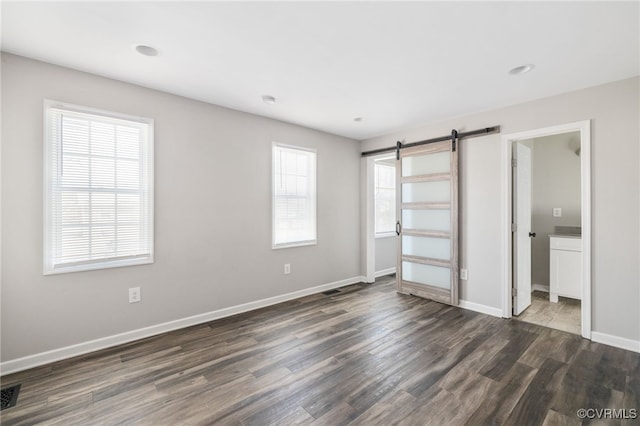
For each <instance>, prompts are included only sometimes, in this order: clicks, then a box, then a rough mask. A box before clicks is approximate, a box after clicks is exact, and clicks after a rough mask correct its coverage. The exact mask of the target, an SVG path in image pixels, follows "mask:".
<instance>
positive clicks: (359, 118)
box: [353, 117, 364, 123]
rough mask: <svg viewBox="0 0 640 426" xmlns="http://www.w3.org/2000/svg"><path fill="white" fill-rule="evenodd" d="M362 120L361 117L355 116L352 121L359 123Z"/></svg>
mask: <svg viewBox="0 0 640 426" xmlns="http://www.w3.org/2000/svg"><path fill="white" fill-rule="evenodd" d="M363 120H364V118H362V117H356V118H354V119H353V121H355V122H356V123H360V122H361V121H363Z"/></svg>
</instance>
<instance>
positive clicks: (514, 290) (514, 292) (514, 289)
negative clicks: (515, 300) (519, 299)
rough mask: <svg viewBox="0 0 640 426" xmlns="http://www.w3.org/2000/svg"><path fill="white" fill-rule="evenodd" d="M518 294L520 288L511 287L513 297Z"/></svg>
mask: <svg viewBox="0 0 640 426" xmlns="http://www.w3.org/2000/svg"><path fill="white" fill-rule="evenodd" d="M517 295H518V289H517V288H515V287H513V288H512V289H511V297H516V296H517Z"/></svg>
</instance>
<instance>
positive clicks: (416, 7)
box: [1, 1, 640, 139]
mask: <svg viewBox="0 0 640 426" xmlns="http://www.w3.org/2000/svg"><path fill="white" fill-rule="evenodd" d="M1 13H2V50H4V51H6V52H11V53H15V54H18V55H23V56H27V57H31V58H35V59H40V60H43V61H46V62H51V63H54V64H59V65H63V66H67V67H71V68H75V69H79V70H83V71H88V72H91V73H95V74H99V75H103V76H107V77H111V78H115V79H118V80H123V81H127V82H131V83H135V84H139V85H142V86H146V87H151V88H154V89H158V90H163V91H166V92H170V93H175V94H178V95H182V96H187V97H190V98H194V99H199V100H202V101H206V102H210V103H213V104H217V105H223V106H226V107H229V108H234V109H237V110H241V111H247V112H250V113H254V114H259V115H262V116H266V117H272V118H275V119H279V120H283V121H287V122H291V123H296V124H300V125H303V126H307V127H311V128H314V129H320V130H324V131H327V132H330V133H335V134H338V135H343V136H347V137H351V138H355V139H365V138H368V137H372V136H377V135H380V134H384V133H387V132H391V131H393V130H396V129H399V128H403V127H412V126H418V125H420V124H425V123H429V122H433V121H437V120H441V119H444V118H448V117H454V116H460V115H465V114H469V113H473V112H477V111H481V110H487V109H492V108H497V107H501V106H505V105H511V104H515V103H520V102H523V101H527V100H531V99H536V98H541V97H545V96H550V95H553V94H557V93H562V92H567V91H571V90H575V89H580V88H583V87H588V86H593V85H598V84H602V83H606V82H609V81H614V80H620V79H624V78H628V77H632V76H635V75H638V74H640V65H639V64H640V54H639V51H640V35H639V3H638V2H637V1H635V2H626V3H616V2H563V3H553V2H513V3H512V2H464V3H463V2H406V3H405V2H403V3H398V2H326V3H322V2H317V3H316V2H281V3H280V2H256V3H248V2H225V3H222V2H200V3H195V2H194V3H191V2H139V3H138V2H136V3H133V2H103V3H102V2H91V3H88V2H44V3H39V2H7V1H3V2H2V11H1ZM135 44H148V45H151V46H154V47H155V48H157V49H158V50H159V52H160V54H159V55H158V56H156V57H145V56H141V55H139V54H138V53H136V52H135V51H134V49H133V48H132V46H133V45H135ZM527 63H534V64H535V65H536V68H535V69H534V70H533V71H532V72H530V73H528V74H525V75H521V76H512V75H509V74H507V71H508V70H509V69H511V68H513V67H515V66H518V65H522V64H527ZM264 94H270V95H273V96H275V97H276V99H277V103H276V104H275V105H267V104H265V103H263V102H262V100H261V96H262V95H264ZM354 117H364V120H363V121H362V122H359V123H358V122H354V121H353V118H354ZM493 124H496V123H487V125H493Z"/></svg>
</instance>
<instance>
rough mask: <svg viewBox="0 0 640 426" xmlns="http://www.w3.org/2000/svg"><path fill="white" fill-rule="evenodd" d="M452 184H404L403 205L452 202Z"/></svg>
mask: <svg viewBox="0 0 640 426" xmlns="http://www.w3.org/2000/svg"><path fill="white" fill-rule="evenodd" d="M450 184H451V182H449V181H448V180H438V181H431V182H411V183H403V184H402V202H403V203H438V202H449V200H451V187H450Z"/></svg>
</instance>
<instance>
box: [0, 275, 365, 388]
mask: <svg viewBox="0 0 640 426" xmlns="http://www.w3.org/2000/svg"><path fill="white" fill-rule="evenodd" d="M363 278H364V277H362V276H357V277H352V278H347V279H344V280H340V281H334V282H332V283H328V284H322V285H319V286H316V287H311V288H307V289H304V290H298V291H294V292H292V293H287V294H283V295H280V296H274V297H269V298H266V299H262V300H256V301H254V302H248V303H243V304H241V305H236V306H231V307H228V308H222V309H218V310H216V311H211V312H206V313H204V314H198V315H193V316H190V317H186V318H181V319H177V320H173V321H168V322H165V323H162V324H157V325H152V326H149V327H144V328H139V329H137V330H132V331H127V332H124V333H120V334H115V335H112V336H107V337H102V338H99V339H95V340H90V341H87V342H82V343H77V344H75V345H70V346H66V347H64V348H58V349H53V350H50V351H46V352H41V353H38V354H34V355H28V356H25V357H22V358H17V359H13V360H9V361H4V362H2V363H0V372H1V374H2V375H5V374H10V373H15V372H18V371H22V370H26V369H29V368H33V367H38V366H40V365H44V364H48V363H51V362H55V361H60V360H62V359H67V358H71V357H74V356H78V355H83V354H86V353H89V352H94V351H97V350H100V349H105V348H109V347H112V346H116V345H121V344H123V343H128V342H132V341H134V340H139V339H144V338H146V337H150V336H155V335H158V334H161V333H166V332H168V331H172V330H177V329H181V328H185V327H190V326H192V325H197V324H202V323H206V322H209V321H213V320H216V319H220V318H224V317H228V316H232V315H236V314H240V313H242V312H247V311H252V310H254V309H259V308H264V307H266V306H271V305H275V304H277V303H281V302H286V301H287V300H292V299H297V298H300V297H304V296H308V295H310V294H316V293H320V292H323V291H327V290H332V289H334V288H339V287H344V286H346V285H350V284H356V283H359V282H362V281H363Z"/></svg>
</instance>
